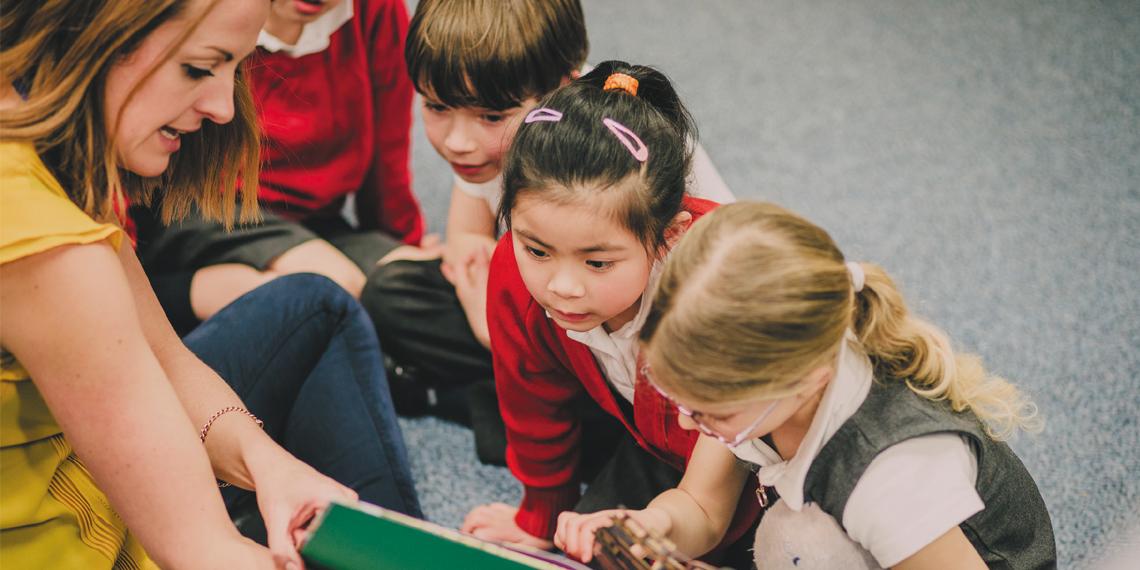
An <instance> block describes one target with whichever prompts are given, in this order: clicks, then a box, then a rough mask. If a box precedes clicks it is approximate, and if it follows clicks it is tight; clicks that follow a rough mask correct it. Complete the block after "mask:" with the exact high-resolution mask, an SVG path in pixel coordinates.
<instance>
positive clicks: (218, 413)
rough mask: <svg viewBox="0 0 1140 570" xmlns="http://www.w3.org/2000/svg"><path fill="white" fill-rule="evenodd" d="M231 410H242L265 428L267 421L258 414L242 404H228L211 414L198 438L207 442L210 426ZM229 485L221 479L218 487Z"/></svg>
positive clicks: (259, 425) (260, 426) (199, 431)
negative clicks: (254, 413) (262, 419)
mask: <svg viewBox="0 0 1140 570" xmlns="http://www.w3.org/2000/svg"><path fill="white" fill-rule="evenodd" d="M230 412H241V413H243V414H245V415H247V416H249V419H251V420H253V423H255V424H257V427H259V428H262V429H264V428H265V422H263V421H261V420H260V419H259V418H258V417H257V416H255V415H253V413H251V412H250V411H249V410H247V409H245V408H243V407H241V406H226V407H224V408H222V409H220V410H218V411H216V412H214V415H212V416H210V419H208V420H206V424H205V425H203V426H202V429H200V430H198V439H200V440H202V443H203V444H205V443H206V434H207V433H210V426H212V425H214V422H215V421H217V419H218V418H220V417H222V416H224V415H226V414H228V413H230ZM229 486H230V484H229V483H227V482H225V481H220V480H219V481H218V487H220V488H223V489H224V488H226V487H229Z"/></svg>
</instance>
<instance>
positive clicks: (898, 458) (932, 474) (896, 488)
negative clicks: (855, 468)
mask: <svg viewBox="0 0 1140 570" xmlns="http://www.w3.org/2000/svg"><path fill="white" fill-rule="evenodd" d="M871 382H872V370H871V363H870V360H869V359H868V358H867V355H866V354H865V353H864V352H863V350H862V348H861V347H860V346H859V343H858V341H857V340H855V337H854V335H853V334H851V333H850V332H848V338H847V341H846V342H845V343H844V346H843V349H842V351H841V354H840V357H839V369H838V371H837V373H836V375H835V378H834V379H832V381H831V383H830V384H829V385H828V387H827V388H826V390H825V391H824V395H823V399H822V400H821V401H820V404H819V409H818V410H817V411H816V415H815V419H813V420H812V424H811V426H810V427H809V428H808V433H807V435H805V436H804V439H803V441H802V442H801V443H800V447H799V450H798V451H797V452H796V455H795V456H793V457H792V458H791V459H789V460H786V461H785V460H784V459H783V458H782V457H780V455H779V454H778V453H777V452H776V450H774V449H772V448H771V447H769V446H768V445H767V444H766V443H764V442H763V441H762V440H760V439H754V440H750V441H747V442H744V443H743V444H741V445H740V446H738V447H736V448H733V449H732V452H733V453H734V454H735V455H736V456H737V457H739V458H740V459H743V460H745V461H748V462H750V463H753V464H756V465H759V466H760V470H759V472H758V473H757V475H756V477H757V479H758V480H759V482H760V484H761V485H764V486H769V487H775V488H776V491H777V492H778V493H779V494H780V500H781V501H784V502H785V503H786V504H787V506H788V507H789V508H791V509H792V510H794V511H799V510H801V509H802V508H803V505H804V496H803V493H804V480H805V479H806V477H807V473H808V469H809V468H810V467H811V465H812V462H813V461H815V458H816V456H817V455H818V454H819V452H820V450H822V449H823V446H824V445H825V444H826V443H827V442H828V440H830V439H831V437H832V436H833V435H835V432H836V431H838V430H839V428H840V426H842V425H843V423H844V422H846V421H847V420H848V419H849V418H850V417H851V416H852V415H854V414H855V412H856V410H858V409H859V407H860V406H861V405H862V404H863V401H864V400H866V398H867V393H868V392H869V391H870V389H871ZM977 478H978V466H977V458H976V457H975V456H974V454H973V453H972V452H971V450H970V447H969V444H967V443H966V441H965V440H964V439H963V438H962V437H961V436H959V435H956V434H934V435H927V436H923V437H917V438H913V439H909V440H907V441H904V442H902V443H900V444H897V445H894V446H891V447H889V448H887V449H886V450H884V451H883V452H882V453H880V454H879V455H878V456H877V457H876V458H875V459H874V460H873V461H871V463H870V465H869V466H868V467H867V470H866V471H864V473H863V476H862V477H860V478H859V481H858V482H857V483H856V484H855V488H854V490H853V491H852V492H851V496H850V497H849V498H848V500H847V506H846V507H845V508H844V511H843V516H842V521H843V528H844V529H845V530H846V531H847V535H848V536H849V537H850V538H851V539H852V540H853V541H855V542H857V543H858V544H860V545H861V546H862V547H863V548H865V549H867V550H868V551H869V552H870V553H871V555H872V556H874V557H875V560H876V561H877V562H878V563H879V564H880V565H882V566H883V567H891V566H894V565H895V564H898V563H899V562H901V561H903V560H905V559H906V558H908V557H910V556H911V555H913V554H914V553H916V552H918V551H919V550H921V549H922V548H923V547H925V546H926V545H928V544H930V543H931V542H933V541H934V540H935V539H936V538H938V537H940V536H942V535H943V534H944V533H946V532H947V531H949V530H950V529H952V528H954V527H955V526H958V524H960V523H961V522H962V521H964V520H966V519H968V518H970V517H971V516H973V515H974V514H975V513H977V512H979V511H981V510H982V509H984V508H985V505H984V504H983V503H982V499H981V497H980V496H979V495H978V492H977V489H975V484H976V482H977Z"/></svg>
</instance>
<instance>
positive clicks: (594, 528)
mask: <svg viewBox="0 0 1140 570" xmlns="http://www.w3.org/2000/svg"><path fill="white" fill-rule="evenodd" d="M599 514H602V513H599ZM612 521H613V511H607V513H606V514H604V515H603V516H597V517H592V518H591V519H590V520H588V521H586V522H585V524H583V525H582V528H581V529H580V530H579V536H578V550H579V555H578V558H579V559H580V560H581V561H582V562H583V563H589V562H590V560H592V559H593V558H594V538H595V533H597V532H598V529H599V528H602V527H607V526H610V525H611V524H613V523H612Z"/></svg>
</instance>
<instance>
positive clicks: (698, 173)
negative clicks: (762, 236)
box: [455, 144, 736, 216]
mask: <svg viewBox="0 0 1140 570" xmlns="http://www.w3.org/2000/svg"><path fill="white" fill-rule="evenodd" d="M455 187H456V188H459V189H460V190H461V191H462V192H463V193H464V194H467V195H468V196H471V197H472V198H479V199H480V200H483V201H484V202H486V203H487V208H489V209H490V210H491V214H492V215H495V216H497V215H498V214H499V201H500V198H501V197H502V194H503V188H502V187H503V175H502V173H499V175H498V176H495V177H494V178H492V179H491V180H488V181H486V182H480V183H473V182H468V181H466V180H464V179H462V178H460V177H459V175H458V174H456V175H455ZM685 189H686V191H687V192H688V193H689V194H690V195H693V196H696V197H698V198H705V199H707V200H712V201H713V202H716V203H718V204H729V203H732V202H735V201H736V196H735V195H733V193H732V190H729V189H728V185H727V184H725V183H724V179H723V178H721V176H720V172H719V171H718V170H717V169H716V165H714V164H713V163H712V159H711V158H709V153H707V152H705V147H703V146H701V145H699V144H698V145H697V148H695V149H693V171H692V172H691V173H689V178H688V180H687V181H686V188H685Z"/></svg>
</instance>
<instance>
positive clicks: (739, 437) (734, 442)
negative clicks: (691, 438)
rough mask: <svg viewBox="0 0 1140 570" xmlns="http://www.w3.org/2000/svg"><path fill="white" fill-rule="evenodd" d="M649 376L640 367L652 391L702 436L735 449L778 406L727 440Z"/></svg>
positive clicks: (770, 405)
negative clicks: (691, 424) (688, 420)
mask: <svg viewBox="0 0 1140 570" xmlns="http://www.w3.org/2000/svg"><path fill="white" fill-rule="evenodd" d="M651 374H652V371H651V370H650V369H649V365H648V364H646V365H644V366H642V367H641V375H642V376H644V377H645V380H646V382H648V383H649V385H650V386H653V389H654V390H657V393H658V394H661V397H662V398H665V399H666V400H668V401H669V403H671V404H673V406H674V407H676V408H677V411H678V412H679V413H680V414H681V415H683V416H686V417H688V418H689V419H690V420H693V423H694V424H696V425H697V429H699V430H701V433H703V434H705V435H707V436H709V437H711V438H715V439H716V440H717V441H719V442H721V443H723V444H725V445H727V446H729V447H736V446H738V445H740V444H742V443H744V442H745V441H747V440H748V436H749V435H750V434H751V433H752V432H753V431H755V430H756V428H757V427H760V424H761V423H762V422H763V421H764V420H766V419H768V416H770V415H772V412H773V411H774V410H775V409H776V406H778V405H779V404H780V400H776V401H775V402H772V403H771V404H769V405H768V407H767V408H766V409H765V410H764V413H762V414H760V417H758V418H756V421H754V422H752V423H751V424H749V425H748V427H746V428H744V430H743V431H741V432H740V433H738V434H736V437H734V438H732V439H729V438H727V437H724V436H723V435H721V434H719V433H717V431H716V430H714V429H713V428H711V427H709V426H708V424H706V423H704V422H703V421H701V415H702V414H701V412H698V411H696V410H690V409H689V408H686V407H685V406H682V405H681V404H680V403H678V402H677V400H674V399H673V397H672V396H670V395H669V394H666V393H665V391H664V390H662V389H661V387H660V386H658V385H657V383H656V382H654V381H653V377H652V375H651Z"/></svg>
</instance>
